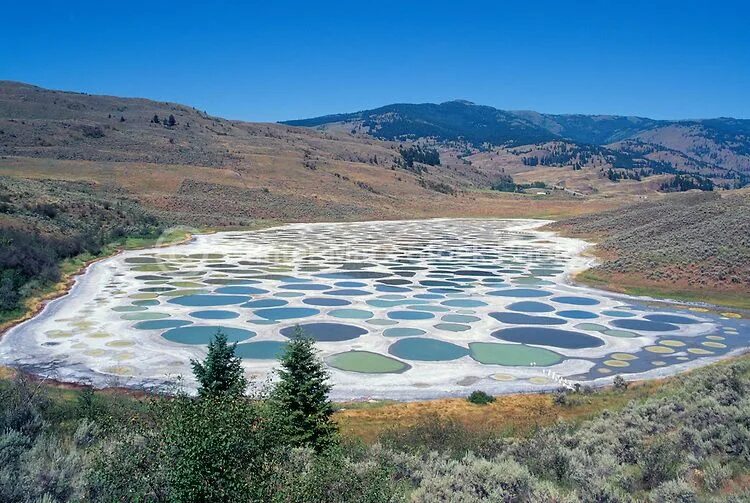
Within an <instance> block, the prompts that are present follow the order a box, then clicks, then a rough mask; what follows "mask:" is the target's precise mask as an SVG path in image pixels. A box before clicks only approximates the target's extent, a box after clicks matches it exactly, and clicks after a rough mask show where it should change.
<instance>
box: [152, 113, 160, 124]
mask: <svg viewBox="0 0 750 503" xmlns="http://www.w3.org/2000/svg"><path fill="white" fill-rule="evenodd" d="M151 122H153V123H154V124H161V121H160V120H159V116H158V115H156V114H154V118H153V119H151Z"/></svg>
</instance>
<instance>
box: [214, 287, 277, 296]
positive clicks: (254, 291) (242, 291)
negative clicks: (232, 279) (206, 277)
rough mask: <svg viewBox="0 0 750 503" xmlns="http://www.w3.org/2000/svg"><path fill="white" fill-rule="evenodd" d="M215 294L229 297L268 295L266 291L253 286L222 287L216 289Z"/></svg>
mask: <svg viewBox="0 0 750 503" xmlns="http://www.w3.org/2000/svg"><path fill="white" fill-rule="evenodd" d="M216 293H221V294H230V295H259V294H262V293H268V290H264V289H263V288H256V287H254V286H224V287H221V288H217V289H216Z"/></svg>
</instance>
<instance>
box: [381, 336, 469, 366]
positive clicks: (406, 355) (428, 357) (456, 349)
mask: <svg viewBox="0 0 750 503" xmlns="http://www.w3.org/2000/svg"><path fill="white" fill-rule="evenodd" d="M388 352H389V353H390V354H392V355H393V356H397V357H399V358H403V359H405V360H420V361H446V360H456V359H458V358H461V357H463V356H466V355H468V354H469V350H468V349H466V348H464V347H462V346H458V345H456V344H452V343H450V342H444V341H440V340H437V339H428V338H425V337H407V338H404V339H399V340H398V341H396V342H394V343H393V344H391V346H390V347H389V348H388Z"/></svg>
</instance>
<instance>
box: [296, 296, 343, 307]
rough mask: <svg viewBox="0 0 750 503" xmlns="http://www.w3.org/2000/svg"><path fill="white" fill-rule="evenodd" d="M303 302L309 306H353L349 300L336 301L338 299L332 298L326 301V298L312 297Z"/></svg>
mask: <svg viewBox="0 0 750 503" xmlns="http://www.w3.org/2000/svg"><path fill="white" fill-rule="evenodd" d="M302 302H304V303H305V304H307V305H309V306H330V307H336V306H348V305H350V304H351V302H349V301H348V300H344V299H336V298H330V299H326V298H324V297H310V298H307V299H303V300H302Z"/></svg>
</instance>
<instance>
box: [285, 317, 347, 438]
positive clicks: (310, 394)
mask: <svg viewBox="0 0 750 503" xmlns="http://www.w3.org/2000/svg"><path fill="white" fill-rule="evenodd" d="M278 374H279V377H280V381H279V382H278V383H277V384H276V386H275V388H274V390H273V392H272V393H271V397H270V406H271V410H272V414H273V417H274V418H275V420H276V421H277V422H278V423H279V428H280V429H281V431H282V434H283V435H284V437H285V439H284V440H285V443H287V444H288V445H292V446H308V447H313V448H314V449H315V450H317V451H321V450H323V449H325V447H327V446H329V445H331V443H332V441H333V439H334V435H335V433H336V426H335V424H334V423H333V421H331V416H332V415H333V405H332V404H331V402H330V400H329V399H328V392H329V391H330V390H331V385H330V384H329V383H328V372H327V371H326V370H325V368H324V366H323V363H322V362H321V361H320V359H319V358H318V356H317V354H316V351H315V342H314V341H313V340H312V339H310V338H309V337H305V335H304V333H303V332H302V329H301V328H300V327H299V326H297V327H296V329H295V332H294V336H293V338H292V341H291V342H290V343H289V344H288V345H287V348H286V351H285V352H284V354H283V356H282V357H281V369H280V370H279V371H278Z"/></svg>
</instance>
